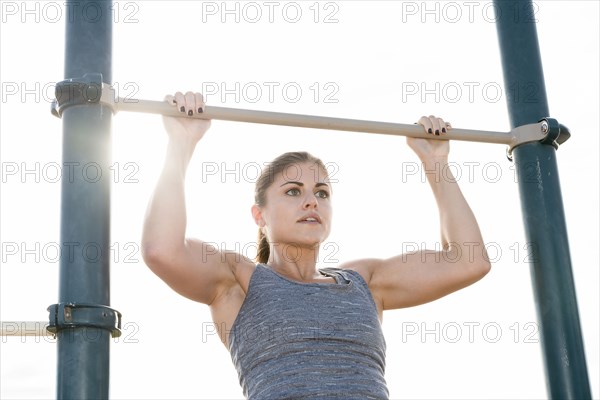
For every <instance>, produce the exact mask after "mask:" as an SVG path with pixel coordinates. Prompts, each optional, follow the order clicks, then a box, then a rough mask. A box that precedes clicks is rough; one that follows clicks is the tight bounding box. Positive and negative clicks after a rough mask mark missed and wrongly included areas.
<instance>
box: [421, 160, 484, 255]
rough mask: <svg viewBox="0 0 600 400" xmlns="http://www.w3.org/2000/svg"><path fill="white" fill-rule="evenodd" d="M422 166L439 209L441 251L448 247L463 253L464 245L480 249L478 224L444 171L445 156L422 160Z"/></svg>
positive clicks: (446, 167)
mask: <svg viewBox="0 0 600 400" xmlns="http://www.w3.org/2000/svg"><path fill="white" fill-rule="evenodd" d="M423 167H424V168H425V171H426V175H427V180H428V182H429V185H430V186H431V189H432V191H433V194H434V197H435V200H436V203H437V206H438V209H439V214H440V229H441V239H442V246H443V248H444V249H448V248H449V245H450V244H455V245H458V246H460V247H462V248H463V250H465V248H466V247H468V246H473V247H477V246H483V238H482V236H481V232H480V230H479V225H478V224H477V220H476V218H475V215H474V214H473V211H472V210H471V207H469V204H468V203H467V201H466V200H465V198H464V196H463V194H462V192H461V190H460V188H459V186H458V183H457V182H456V179H455V178H454V176H453V175H452V172H451V169H450V168H448V158H447V156H443V157H431V158H429V159H427V160H425V161H423ZM466 250H468V249H466ZM477 253H479V254H481V252H480V251H478V252H477Z"/></svg>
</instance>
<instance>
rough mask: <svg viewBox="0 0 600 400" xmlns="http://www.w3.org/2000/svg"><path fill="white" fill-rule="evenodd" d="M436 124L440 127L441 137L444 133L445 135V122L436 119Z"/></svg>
mask: <svg viewBox="0 0 600 400" xmlns="http://www.w3.org/2000/svg"><path fill="white" fill-rule="evenodd" d="M437 123H438V125H439V126H440V133H441V134H442V135H443V134H444V133H446V131H447V130H446V121H444V120H443V119H442V118H438V119H437Z"/></svg>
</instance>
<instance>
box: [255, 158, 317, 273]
mask: <svg viewBox="0 0 600 400" xmlns="http://www.w3.org/2000/svg"><path fill="white" fill-rule="evenodd" d="M307 162H308V163H314V164H316V165H317V166H318V167H319V168H321V169H323V170H324V171H325V173H327V168H325V164H323V161H321V160H320V159H318V158H317V157H315V156H313V155H312V154H310V153H307V152H305V151H295V152H289V153H284V154H282V155H280V156H279V157H277V158H276V159H274V160H273V161H271V162H270V163H269V165H267V167H266V168H264V169H263V170H262V172H261V174H260V176H259V177H258V180H257V181H256V186H255V189H254V203H255V204H256V205H257V206H259V207H264V206H265V205H266V203H267V198H266V193H267V189H269V187H270V186H271V184H272V183H273V181H274V180H275V176H276V175H277V174H279V173H281V172H283V171H284V170H287V169H288V168H289V167H290V166H292V165H294V164H304V163H307ZM269 253H270V247H269V241H268V239H267V236H266V235H265V234H264V233H263V232H262V230H261V229H260V228H259V229H258V250H257V251H256V262H258V263H262V264H265V263H266V262H267V261H269V255H270V254H269Z"/></svg>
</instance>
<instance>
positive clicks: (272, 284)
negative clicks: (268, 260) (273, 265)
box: [229, 264, 389, 400]
mask: <svg viewBox="0 0 600 400" xmlns="http://www.w3.org/2000/svg"><path fill="white" fill-rule="evenodd" d="M320 273H321V274H323V275H326V276H331V277H333V278H335V280H336V283H300V282H296V281H293V280H290V279H288V278H286V277H284V276H282V275H280V274H278V273H276V272H275V271H273V270H271V269H270V268H268V267H266V266H264V265H261V264H258V265H257V267H256V270H255V271H254V273H253V274H252V278H251V279H250V284H249V287H248V293H247V295H246V299H245V300H244V303H243V304H242V307H241V309H240V312H239V314H238V316H237V318H236V320H235V322H234V323H233V327H232V329H231V332H230V335H229V351H230V352H231V357H232V359H233V363H234V364H235V367H236V369H237V371H238V376H239V380H240V385H241V386H242V388H243V390H244V395H245V396H246V397H247V398H249V399H256V400H263V399H299V398H332V397H337V398H344V399H387V398H388V396H389V393H388V389H387V387H386V382H385V378H384V372H385V349H386V344H385V339H384V337H383V332H382V330H381V324H380V322H379V319H378V318H377V308H376V306H375V302H374V301H373V297H372V296H371V292H370V290H369V287H368V286H367V284H366V282H365V281H364V280H363V279H362V277H361V276H360V274H359V273H357V272H355V271H350V270H343V269H339V268H325V269H321V270H320Z"/></svg>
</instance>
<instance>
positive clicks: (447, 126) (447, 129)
mask: <svg viewBox="0 0 600 400" xmlns="http://www.w3.org/2000/svg"><path fill="white" fill-rule="evenodd" d="M450 129H452V124H451V123H450V122H446V131H449V130H450Z"/></svg>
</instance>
